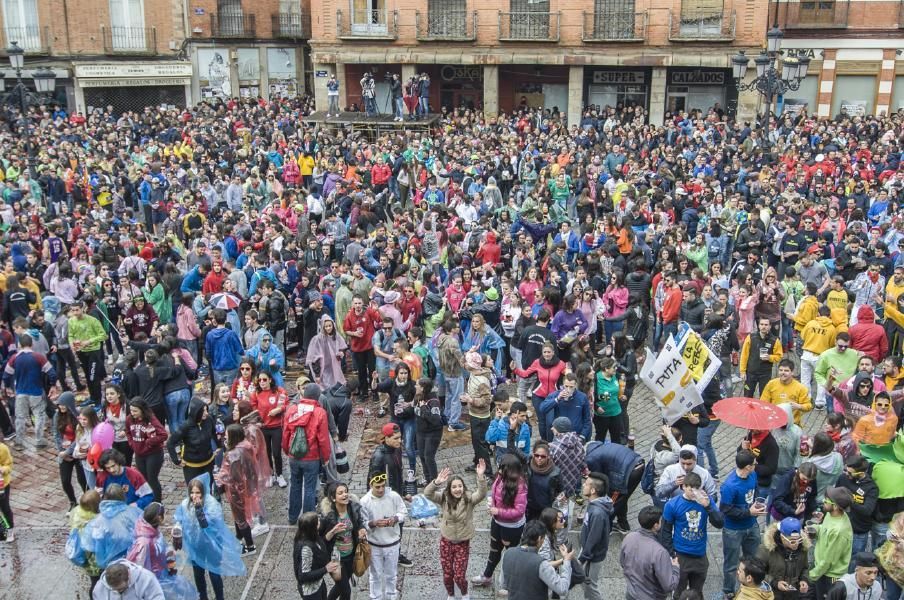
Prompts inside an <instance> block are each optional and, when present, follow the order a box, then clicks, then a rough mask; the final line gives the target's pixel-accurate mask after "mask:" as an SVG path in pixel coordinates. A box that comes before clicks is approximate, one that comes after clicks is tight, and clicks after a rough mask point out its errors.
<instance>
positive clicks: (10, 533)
mask: <svg viewBox="0 0 904 600" xmlns="http://www.w3.org/2000/svg"><path fill="white" fill-rule="evenodd" d="M15 541H16V536H15V534H14V533H13V530H12V529H7V530H6V543H8V544H11V543H13V542H15Z"/></svg>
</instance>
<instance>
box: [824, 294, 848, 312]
mask: <svg viewBox="0 0 904 600" xmlns="http://www.w3.org/2000/svg"><path fill="white" fill-rule="evenodd" d="M826 306H828V307H829V308H843V309H844V310H845V312H847V307H848V295H847V292H846V291H845V290H832V291H831V292H829V294H828V296H826Z"/></svg>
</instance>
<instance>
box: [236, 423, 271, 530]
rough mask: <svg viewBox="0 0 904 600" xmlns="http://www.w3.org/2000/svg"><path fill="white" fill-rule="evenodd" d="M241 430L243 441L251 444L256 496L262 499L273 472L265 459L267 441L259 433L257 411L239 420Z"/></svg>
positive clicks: (262, 434)
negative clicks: (255, 475)
mask: <svg viewBox="0 0 904 600" xmlns="http://www.w3.org/2000/svg"><path fill="white" fill-rule="evenodd" d="M241 424H242V429H244V430H245V441H246V442H248V443H249V444H251V448H252V450H253V451H254V459H255V461H256V462H257V487H258V495H259V496H260V497H261V498H263V494H264V489H266V488H267V487H268V486H269V484H270V475H272V473H273V471H272V469H271V468H270V459H269V458H268V457H267V441H266V439H264V432H263V431H261V422H260V416H259V415H258V414H257V411H254V412H253V413H251V414H248V415H245V416H244V417H242V419H241ZM260 510H261V512H260V513H258V514H260V515H261V516H265V515H266V512H265V511H264V504H263V502H261V505H260Z"/></svg>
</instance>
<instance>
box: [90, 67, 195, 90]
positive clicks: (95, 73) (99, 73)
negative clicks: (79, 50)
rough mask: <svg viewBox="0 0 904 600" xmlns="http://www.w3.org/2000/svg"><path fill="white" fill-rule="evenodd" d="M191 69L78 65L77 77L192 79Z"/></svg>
mask: <svg viewBox="0 0 904 600" xmlns="http://www.w3.org/2000/svg"><path fill="white" fill-rule="evenodd" d="M191 69H192V67H191V65H190V64H188V63H158V64H152V63H148V64H143V63H139V64H127V63H126V64H108V65H76V67H75V76H76V77H78V78H82V77H84V78H86V79H117V78H131V77H135V78H145V77H151V78H155V77H156V78H160V77H191V75H192V71H191ZM153 85H157V84H153Z"/></svg>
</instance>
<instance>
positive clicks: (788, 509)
mask: <svg viewBox="0 0 904 600" xmlns="http://www.w3.org/2000/svg"><path fill="white" fill-rule="evenodd" d="M795 475H797V469H791V470H790V471H788V472H787V473H785V474H784V475H782V476H781V478H780V479H778V480H777V481H776V483H775V495H774V496H773V497H772V506H770V507H769V508H770V510H769V512H770V513H771V514H772V518H773V519H775V520H776V521H781V520H782V519H784V518H785V517H794V518H795V519H801V520H804V519H808V518H810V516H812V515H813V512H814V511H815V510H816V482H815V481H811V482H809V483H808V484H807V487H806V488H805V489H804V490H803V491H801V490H800V489H794V488H792V487H791V486H792V485H793V486H795V487H796V484H795V483H794V477H795ZM801 498H802V499H803V502H804V513H803V514H802V515H798V514H797V502H798V500H800V499H801Z"/></svg>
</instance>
